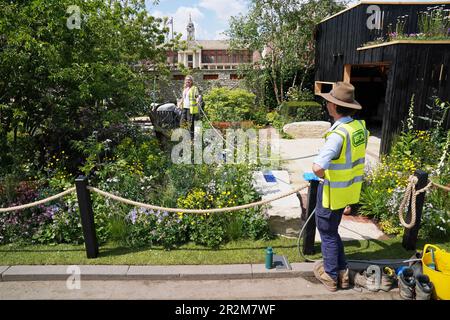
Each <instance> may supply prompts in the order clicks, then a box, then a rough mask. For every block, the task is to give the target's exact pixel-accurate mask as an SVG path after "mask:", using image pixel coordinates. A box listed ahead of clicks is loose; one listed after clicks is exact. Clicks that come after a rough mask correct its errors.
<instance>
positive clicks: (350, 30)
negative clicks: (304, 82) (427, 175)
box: [315, 4, 450, 153]
mask: <svg viewBox="0 0 450 320" xmlns="http://www.w3.org/2000/svg"><path fill="white" fill-rule="evenodd" d="M368 6H369V5H367V4H366V5H359V6H357V7H355V8H353V9H352V10H349V11H346V12H344V13H343V14H340V15H338V16H336V17H334V18H332V19H329V20H326V21H324V22H323V23H320V24H319V25H317V28H316V75H315V80H316V81H330V82H336V81H342V80H343V74H344V65H345V64H370V63H376V62H390V63H391V66H390V69H389V73H388V81H387V90H386V99H385V102H386V107H385V108H386V109H385V112H384V119H383V129H382V134H383V141H382V143H381V152H382V153H386V152H387V151H388V149H389V146H390V143H391V140H392V137H393V135H394V134H395V133H397V132H398V131H399V130H401V122H402V121H403V120H404V119H406V116H407V113H408V107H409V103H410V100H411V95H412V94H413V93H414V94H415V112H416V115H425V114H426V110H427V109H426V103H429V102H430V97H432V96H433V95H436V96H439V97H440V98H441V99H443V100H444V101H450V75H449V73H450V45H403V44H402V45H391V46H384V47H379V48H374V49H368V50H360V51H357V50H356V49H357V48H359V47H361V46H362V45H363V44H364V43H367V42H369V41H372V40H374V39H375V38H377V37H379V36H380V35H386V33H387V32H388V27H387V26H388V25H389V24H390V23H392V25H393V26H395V23H396V20H397V17H399V16H404V15H408V18H407V25H406V28H405V32H406V33H417V32H418V28H417V20H418V14H417V13H418V12H421V11H425V10H427V7H428V6H427V5H388V4H383V5H379V7H380V8H381V10H382V11H383V12H384V24H383V30H382V31H378V30H369V29H368V28H367V26H366V22H367V18H368V17H369V15H368V14H367V13H366V11H367V7H368ZM445 7H446V8H449V9H450V4H449V5H445ZM441 64H444V66H445V70H444V71H445V72H446V75H447V80H445V81H441V82H439V81H436V80H433V79H436V75H435V74H436V72H439V68H440V67H439V65H441ZM433 70H434V71H433ZM432 76H433V78H432ZM438 77H439V75H437V78H438ZM438 82H439V83H438ZM418 128H420V129H424V128H425V123H424V122H423V121H420V122H419V125H418ZM446 128H450V115H449V117H448V118H447V121H446Z"/></svg>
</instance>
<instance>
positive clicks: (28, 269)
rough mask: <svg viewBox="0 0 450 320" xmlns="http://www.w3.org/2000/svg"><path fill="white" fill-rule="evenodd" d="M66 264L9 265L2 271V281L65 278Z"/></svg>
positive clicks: (66, 276)
mask: <svg viewBox="0 0 450 320" xmlns="http://www.w3.org/2000/svg"><path fill="white" fill-rule="evenodd" d="M67 267H68V266H11V267H10V268H9V269H8V270H6V271H5V272H3V274H2V278H3V281H40V280H42V281H44V280H66V279H67V278H68V277H69V275H70V274H68V273H67V272H66V271H67Z"/></svg>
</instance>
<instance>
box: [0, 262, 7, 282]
mask: <svg viewBox="0 0 450 320" xmlns="http://www.w3.org/2000/svg"><path fill="white" fill-rule="evenodd" d="M8 268H9V266H0V281H2V273H3V272H5V271H6V270H8Z"/></svg>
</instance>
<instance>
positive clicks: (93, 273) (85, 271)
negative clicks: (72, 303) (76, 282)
mask: <svg viewBox="0 0 450 320" xmlns="http://www.w3.org/2000/svg"><path fill="white" fill-rule="evenodd" d="M129 268H130V267H129V266H127V265H125V266H120V265H95V266H91V265H83V266H80V271H81V280H91V279H94V280H110V279H114V280H122V279H123V280H125V279H126V277H127V271H128V269H129Z"/></svg>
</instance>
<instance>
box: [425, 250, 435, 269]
mask: <svg viewBox="0 0 450 320" xmlns="http://www.w3.org/2000/svg"><path fill="white" fill-rule="evenodd" d="M430 251H431V263H429V264H428V265H427V266H428V268H430V269H433V270H436V264H435V263H434V251H433V249H430Z"/></svg>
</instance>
